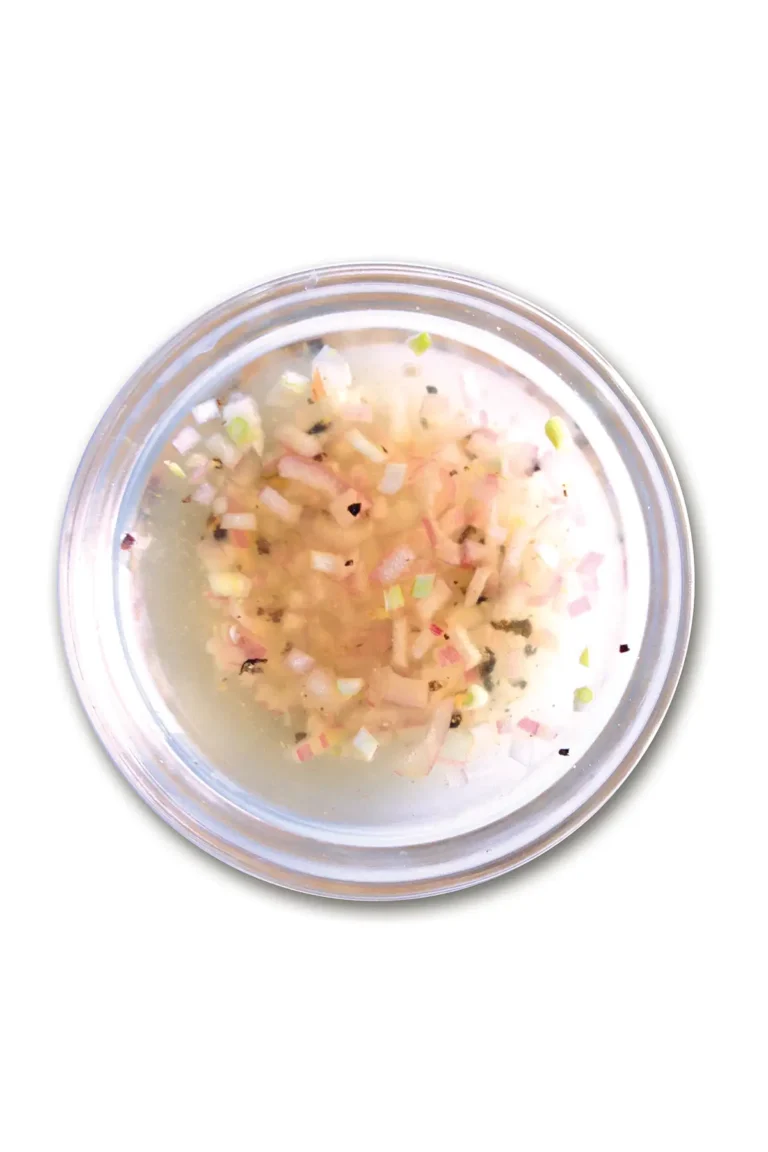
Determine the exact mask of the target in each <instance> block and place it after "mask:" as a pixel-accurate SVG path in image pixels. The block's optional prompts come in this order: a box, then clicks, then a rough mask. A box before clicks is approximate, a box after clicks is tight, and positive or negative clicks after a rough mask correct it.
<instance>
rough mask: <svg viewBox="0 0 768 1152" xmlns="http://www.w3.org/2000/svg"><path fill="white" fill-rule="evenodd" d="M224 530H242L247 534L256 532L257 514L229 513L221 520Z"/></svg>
mask: <svg viewBox="0 0 768 1152" xmlns="http://www.w3.org/2000/svg"><path fill="white" fill-rule="evenodd" d="M221 526H222V528H227V529H229V528H234V529H238V528H242V529H243V530H245V531H246V532H254V531H255V530H256V513H255V512H227V513H226V514H225V515H224V516H222V518H221Z"/></svg>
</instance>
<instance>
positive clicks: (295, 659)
mask: <svg viewBox="0 0 768 1152" xmlns="http://www.w3.org/2000/svg"><path fill="white" fill-rule="evenodd" d="M314 664H315V660H314V657H313V656H310V655H309V654H308V653H307V652H302V651H301V649H300V648H291V649H290V650H289V651H288V652H286V654H285V665H286V667H287V668H290V670H291V672H296V673H297V674H298V675H299V676H301V675H303V674H304V673H305V672H309V670H310V669H311V668H313V667H314Z"/></svg>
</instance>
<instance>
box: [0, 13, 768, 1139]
mask: <svg viewBox="0 0 768 1152" xmlns="http://www.w3.org/2000/svg"><path fill="white" fill-rule="evenodd" d="M760 7H761V6H760V5H757V4H748V3H740V2H738V0H737V2H732V3H730V4H728V5H712V4H699V3H690V4H685V3H675V2H672V3H669V2H668V3H664V4H660V3H655V2H649V0H646V2H645V3H643V4H632V5H629V4H622V3H616V2H611V3H595V2H592V3H573V2H562V3H546V2H539V3H528V4H524V5H518V4H512V3H507V4H493V5H491V4H487V3H483V2H477V0H476V2H475V3H473V4H470V5H455V6H451V5H446V4H425V3H418V2H411V3H408V4H400V3H397V2H392V0H390V3H389V4H387V5H382V6H373V5H366V4H361V3H356V4H353V3H341V2H336V3H333V2H331V3H324V4H302V3H296V4H291V5H277V4H269V5H264V4H258V3H256V4H253V3H252V4H242V5H239V4H227V3H218V4H199V3H187V4H181V3H160V2H158V0H155V2H154V3H152V4H149V3H144V2H142V0H135V2H134V3H132V4H130V5H118V4H109V3H106V4H105V3H92V4H91V3H83V2H77V0H72V2H70V3H67V4H53V3H40V4H26V5H23V6H22V5H16V6H14V11H13V12H12V13H8V14H6V22H5V28H4V32H3V37H2V40H3V45H2V52H3V55H4V63H3V66H2V69H0V83H1V84H2V88H3V101H2V106H3V116H4V120H5V133H4V144H3V158H4V160H5V161H6V164H5V175H4V176H3V179H2V185H0V197H1V198H2V201H3V210H2V216H1V217H0V219H1V220H2V230H3V240H2V258H1V260H0V270H1V271H0V275H1V276H2V294H3V301H2V316H3V329H4V336H3V369H4V371H3V379H4V396H3V405H2V409H3V413H4V417H5V420H4V428H5V437H6V439H5V447H4V461H5V465H6V468H5V472H6V483H7V491H6V498H5V502H4V504H5V507H4V532H3V536H2V539H3V543H2V548H3V564H2V566H0V573H2V574H1V575H0V581H2V586H3V603H4V605H5V612H4V622H5V627H4V636H3V639H4V644H3V657H4V660H3V663H4V665H5V672H6V677H7V679H6V683H7V688H6V690H5V700H4V708H3V716H4V721H3V723H4V736H5V740H4V748H3V751H4V756H3V775H4V788H3V821H2V837H1V842H2V855H3V862H4V867H3V873H2V875H3V884H4V888H5V893H4V897H3V922H4V927H5V928H6V933H5V943H4V945H3V946H2V951H1V952H0V965H2V966H3V967H4V969H5V975H4V978H3V982H2V989H3V998H4V1000H5V1007H4V1013H3V1018H4V1022H3V1025H2V1030H1V1032H0V1035H1V1036H2V1044H3V1045H4V1046H6V1047H7V1055H8V1059H9V1062H10V1077H9V1074H8V1066H6V1073H5V1074H4V1076H3V1081H4V1083H3V1087H4V1089H5V1090H6V1092H7V1097H6V1103H5V1105H4V1106H3V1108H2V1111H1V1112H0V1137H2V1136H4V1137H5V1139H4V1140H3V1143H4V1146H5V1147H6V1148H8V1149H9V1152H26V1150H27V1149H46V1150H48V1149H58V1148H61V1147H64V1146H65V1145H66V1146H72V1147H75V1148H77V1149H78V1150H79V1152H90V1150H92V1149H93V1150H96V1149H98V1150H99V1152H103V1150H109V1152H113V1150H114V1152H121V1150H122V1149H131V1150H134V1149H149V1150H152V1152H154V1150H155V1149H158V1150H160V1149H163V1150H166V1149H177V1148H178V1149H203V1148H205V1149H208V1148H216V1149H230V1148H231V1149H234V1148H238V1149H240V1148H248V1149H250V1148H253V1149H256V1148H258V1149H265V1150H267V1149H268V1150H269V1152H282V1150H283V1149H290V1150H293V1149H309V1148H314V1147H316V1146H321V1145H322V1146H324V1147H333V1148H335V1149H344V1150H346V1149H354V1150H355V1152H358V1150H366V1152H368V1150H370V1149H373V1150H377V1149H380V1148H381V1149H388V1150H389V1149H393V1148H394V1149H404V1150H406V1152H410V1150H411V1149H423V1148H429V1149H433V1148H434V1149H468V1148H471V1149H477V1150H480V1149H482V1150H483V1152H485V1150H487V1149H497V1148H498V1149H502V1148H504V1149H508V1148H514V1149H520V1150H521V1152H522V1150H524V1152H537V1150H539V1149H545V1150H549V1149H556V1148H557V1149H560V1148H562V1147H565V1146H571V1145H572V1144H574V1143H577V1144H579V1145H580V1146H581V1145H583V1146H585V1147H589V1148H590V1149H591V1150H594V1152H599V1150H602V1149H606V1150H607V1149H610V1150H612V1152H614V1150H616V1149H621V1150H622V1152H624V1150H628V1149H629V1150H633V1149H643V1150H645V1149H649V1148H659V1149H675V1150H678V1149H696V1150H697V1152H698V1150H700V1149H710V1148H712V1149H725V1148H738V1149H739V1152H748V1150H751V1149H757V1148H758V1147H765V1143H764V1142H765V1139H766V1123H765V1096H764V1086H765V1070H766V1066H765V1044H764V1031H765V1026H766V997H765V972H766V951H765V947H764V944H763V942H762V929H763V927H764V924H763V921H764V919H765V881H766V871H767V870H766V852H765V812H766V800H767V799H768V796H767V794H766V791H767V790H766V774H767V773H768V739H767V738H766V735H765V724H764V722H763V715H764V712H765V709H766V700H765V696H766V674H765V667H766V664H765V655H764V651H765V645H766V641H767V640H768V636H767V635H766V611H765V599H766V579H765V555H766V548H765V535H766V492H767V491H768V472H767V471H766V466H765V458H766V435H767V431H766V429H767V428H768V424H767V420H768V407H767V406H766V391H767V390H768V383H767V381H766V360H765V354H764V347H765V331H766V304H767V303H768V297H767V294H766V287H765V265H766V257H767V256H768V247H767V245H766V227H765V218H766V207H767V204H768V197H767V196H766V192H767V191H768V189H767V188H766V181H765V178H764V175H763V171H762V163H763V162H764V159H765V155H764V153H765V108H766V96H767V95H768V93H767V91H766V84H765V81H764V76H765V61H764V55H765V53H764V41H763V40H762V37H761V36H760V35H759V29H758V23H757V20H758V14H759V12H760ZM377 257H378V258H391V259H397V258H402V259H411V260H423V261H427V262H435V263H443V264H448V265H451V266H454V267H457V268H459V269H462V270H468V271H471V272H476V273H477V274H479V275H483V276H486V277H488V278H490V279H496V280H498V281H500V282H502V283H504V284H507V285H509V286H511V287H512V288H514V289H516V290H518V291H519V292H521V293H523V294H525V295H528V296H530V297H531V298H532V299H533V300H535V301H538V302H540V303H542V304H543V305H545V306H546V307H549V308H550V309H551V310H552V311H554V312H555V313H557V314H559V315H561V316H562V317H563V318H564V319H566V320H567V321H569V322H570V323H571V324H573V325H574V326H575V327H576V328H577V329H580V330H581V331H582V332H583V333H584V334H585V335H587V336H588V337H590V338H591V339H592V340H593V341H594V342H595V343H596V344H597V345H598V347H600V348H601V349H602V350H603V351H604V352H605V353H606V354H607V355H608V356H609V358H612V359H614V360H615V362H616V364H617V365H618V367H619V368H621V369H622V370H623V371H624V372H625V373H626V374H627V375H628V377H629V379H630V380H631V381H632V382H633V383H634V384H635V386H636V388H637V390H638V392H639V394H640V396H641V398H642V399H643V400H644V401H645V402H646V403H647V405H648V407H649V409H650V411H651V413H652V414H653V415H654V417H655V418H656V419H657V421H658V423H659V426H660V428H661V429H662V432H663V433H664V435H665V437H666V440H667V443H668V446H669V448H670V450H671V452H672V454H673V456H674V459H675V461H676V463H677V465H678V467H679V470H680V474H681V478H682V480H683V483H684V486H685V489H686V493H687V496H688V499H689V504H690V511H691V515H692V519H693V523H694V529H695V535H696V547H697V559H698V576H699V588H698V596H699V598H698V605H697V612H698V614H697V620H696V629H695V636H694V642H693V645H692V648H691V652H690V656H689V661H688V667H687V670H686V675H685V677H684V683H683V685H682V687H681V689H680V692H679V695H678V697H677V699H676V702H675V706H674V708H673V710H672V713H671V714H670V716H669V718H668V720H667V721H666V723H665V725H664V729H663V731H662V733H661V734H660V735H659V737H658V738H657V740H656V742H655V745H654V747H653V749H652V751H651V752H650V753H649V754H648V755H647V757H646V758H645V760H644V762H643V763H642V766H641V767H640V768H639V769H638V770H637V771H636V772H635V774H634V776H633V777H632V779H631V780H630V781H629V783H628V784H627V785H626V786H625V788H624V789H623V790H622V792H621V794H620V795H619V796H617V797H616V798H615V799H614V800H612V801H611V803H610V804H609V805H608V806H607V808H606V809H604V810H603V812H602V813H601V814H600V815H599V816H598V817H597V818H596V819H594V820H593V821H592V822H591V824H590V825H589V827H588V828H585V829H584V830H582V831H581V832H580V833H578V834H577V835H576V836H574V837H573V838H572V840H571V841H570V842H569V843H568V844H567V845H564V846H562V847H560V848H558V849H557V850H555V851H554V852H552V853H551V854H550V855H549V856H548V857H546V858H544V859H542V860H540V861H538V862H536V863H534V864H532V865H530V866H528V867H526V868H525V869H523V870H522V871H520V872H518V873H517V874H515V875H512V876H509V877H507V878H505V879H502V880H499V881H496V882H494V883H492V884H489V885H487V886H485V887H484V888H481V889H477V890H474V891H469V892H466V893H463V894H461V895H457V896H451V897H444V898H440V899H436V900H432V901H426V902H421V903H417V904H413V905H407V906H388V907H372V906H367V907H355V906H348V905H344V904H337V903H331V902H324V901H321V900H318V899H311V898H302V897H299V896H294V895H291V894H287V893H282V892H279V891H277V890H273V889H271V888H269V887H267V886H266V885H262V884H259V883H257V882H255V881H249V880H247V879H245V878H244V877H241V876H239V875H237V874H235V873H234V872H233V871H230V870H228V869H227V868H225V867H224V866H223V865H219V864H217V863H215V862H213V861H211V860H209V859H207V858H206V857H205V856H204V855H203V854H202V853H200V852H198V851H197V850H195V849H193V848H191V847H190V846H188V845H187V844H186V843H185V842H183V841H182V840H181V839H180V838H179V837H177V836H176V835H175V834H173V833H171V832H170V831H169V830H167V829H166V828H165V826H164V825H163V824H162V823H161V822H160V821H159V820H158V819H157V818H156V817H154V816H153V815H152V814H151V813H150V812H149V811H148V810H147V809H145V808H144V807H143V806H142V804H141V803H140V802H139V801H138V799H137V798H135V797H134V795H133V794H132V793H131V791H130V790H129V788H128V787H127V785H126V784H124V782H123V781H122V779H121V778H119V776H118V774H117V772H116V771H115V770H114V769H113V768H112V767H111V766H110V765H109V764H108V763H107V761H106V759H105V757H104V756H103V755H102V753H101V752H100V749H99V748H98V747H97V744H96V742H95V739H94V738H93V737H92V735H91V733H90V730H89V729H88V727H87V725H86V723H85V721H84V719H83V716H82V715H81V713H80V710H79V708H78V706H77V705H76V703H75V700H74V697H73V693H72V691H71V689H70V687H69V683H68V679H67V676H66V674H65V671H64V668H63V663H62V658H61V655H60V652H59V647H58V638H57V623H56V616H55V609H54V598H53V590H52V589H53V575H54V549H55V536H56V534H57V531H58V523H59V520H60V517H61V513H62V510H63V504H64V499H65V495H66V491H67V488H68V485H69V483H70V480H71V477H72V474H73V471H74V469H75V466H76V464H77V461H78V458H79V456H80V453H81V451H82V449H83V447H84V445H85V443H86V440H87V438H88V436H89V435H90V432H91V430H92V428H93V426H94V425H95V423H96V421H97V419H98V418H99V416H100V415H101V413H102V411H103V409H104V408H105V407H106V405H107V403H108V402H109V400H110V399H111V397H112V396H113V394H114V392H115V391H116V389H117V388H118V387H119V386H120V385H121V384H122V383H123V381H124V380H125V379H126V378H127V377H128V376H129V375H130V373H131V372H132V371H133V370H134V368H135V367H136V366H137V365H138V364H139V363H140V362H141V361H142V359H143V358H144V357H145V356H146V355H147V354H148V353H149V352H151V351H152V350H153V349H154V348H155V347H156V346H157V345H158V344H159V343H160V342H162V341H163V340H165V339H166V338H167V337H168V336H169V335H171V334H172V333H173V332H174V331H175V330H177V329H178V328H179V327H181V326H182V325H184V324H186V323H187V322H188V321H189V320H191V319H192V318H193V317H194V316H196V315H197V314H199V313H200V312H201V311H203V310H205V309H207V308H208V307H210V306H212V305H213V304H215V303H217V302H218V301H219V300H220V299H223V298H225V297H227V296H229V295H232V294H234V293H235V292H238V291H240V290H242V289H244V288H246V287H248V286H249V285H251V284H253V283H255V282H257V281H259V280H262V279H264V278H267V277H269V276H271V275H273V274H278V273H281V272H284V271H288V270H291V269H294V268H297V267H301V266H306V265H311V264H312V263H318V262H322V261H328V260H339V259H345V258H359V259H362V258H377Z"/></svg>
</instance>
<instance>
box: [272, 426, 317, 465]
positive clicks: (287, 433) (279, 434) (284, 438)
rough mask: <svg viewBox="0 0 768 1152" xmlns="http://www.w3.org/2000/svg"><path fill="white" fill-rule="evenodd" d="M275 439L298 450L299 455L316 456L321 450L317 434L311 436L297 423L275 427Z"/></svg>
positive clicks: (295, 450)
mask: <svg viewBox="0 0 768 1152" xmlns="http://www.w3.org/2000/svg"><path fill="white" fill-rule="evenodd" d="M275 439H276V440H279V441H280V443H281V444H284V445H285V447H286V448H290V449H292V451H294V452H298V454H299V456H308V457H310V458H311V457H312V456H316V455H317V453H318V452H319V451H320V445H319V444H318V441H317V437H316V436H310V435H309V433H308V432H302V430H301V429H300V428H297V427H296V425H295V424H281V425H280V426H279V427H278V428H276V429H275Z"/></svg>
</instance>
